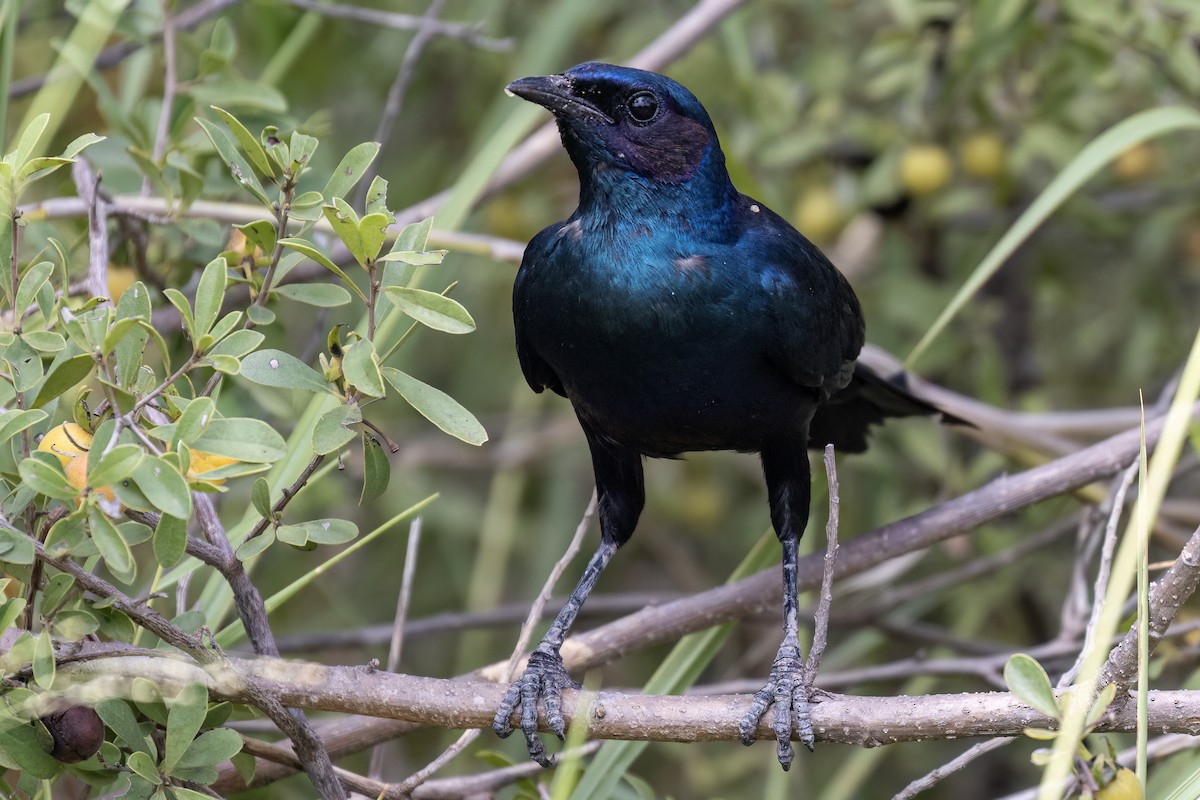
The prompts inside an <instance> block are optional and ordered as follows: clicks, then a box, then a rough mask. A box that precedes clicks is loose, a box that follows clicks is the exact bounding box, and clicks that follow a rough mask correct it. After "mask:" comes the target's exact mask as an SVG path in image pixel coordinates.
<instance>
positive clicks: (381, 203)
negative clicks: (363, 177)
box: [365, 175, 392, 220]
mask: <svg viewBox="0 0 1200 800" xmlns="http://www.w3.org/2000/svg"><path fill="white" fill-rule="evenodd" d="M387 193H388V182H387V178H384V177H382V176H380V175H376V176H375V177H374V178H372V179H371V185H370V186H369V187H367V196H366V206H365V207H366V211H367V214H368V215H369V214H386V215H387V216H388V219H389V220H391V219H392V215H391V214H390V213H389V212H388V210H387Z"/></svg>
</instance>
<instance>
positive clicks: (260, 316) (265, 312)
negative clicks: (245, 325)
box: [246, 306, 275, 326]
mask: <svg viewBox="0 0 1200 800" xmlns="http://www.w3.org/2000/svg"><path fill="white" fill-rule="evenodd" d="M246 316H247V317H249V318H250V321H251V322H253V323H254V324H255V325H258V326H265V325H270V324H271V323H273V322H275V312H274V311H272V310H271V309H269V308H267V307H266V306H247V308H246Z"/></svg>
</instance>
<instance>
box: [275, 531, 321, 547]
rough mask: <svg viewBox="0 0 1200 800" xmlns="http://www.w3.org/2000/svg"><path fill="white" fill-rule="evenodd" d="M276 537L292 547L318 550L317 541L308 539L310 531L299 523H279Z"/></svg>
mask: <svg viewBox="0 0 1200 800" xmlns="http://www.w3.org/2000/svg"><path fill="white" fill-rule="evenodd" d="M275 538H276V539H278V540H279V541H281V542H283V543H284V544H286V545H290V546H291V547H298V548H300V549H301V550H316V549H317V544H316V542H309V541H308V531H306V530H304V528H301V527H300V526H299V525H279V526H277V527H276V528H275Z"/></svg>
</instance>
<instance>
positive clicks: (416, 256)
mask: <svg viewBox="0 0 1200 800" xmlns="http://www.w3.org/2000/svg"><path fill="white" fill-rule="evenodd" d="M448 252H450V251H449V250H393V251H392V252H390V253H387V254H385V255H382V256H380V257H379V260H380V261H399V262H400V263H401V264H410V265H412V266H414V267H424V266H428V265H430V264H440V263H442V260H443V259H445V258H446V254H447V253H448Z"/></svg>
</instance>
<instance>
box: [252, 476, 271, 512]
mask: <svg viewBox="0 0 1200 800" xmlns="http://www.w3.org/2000/svg"><path fill="white" fill-rule="evenodd" d="M250 504H251V505H252V506H254V510H255V511H257V512H258V514H259V516H261V517H262V518H263V519H270V518H271V484H270V483H269V482H268V481H267V479H266V478H255V479H254V484H253V485H252V486H251V487H250Z"/></svg>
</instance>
